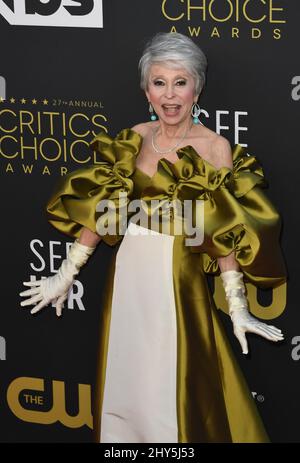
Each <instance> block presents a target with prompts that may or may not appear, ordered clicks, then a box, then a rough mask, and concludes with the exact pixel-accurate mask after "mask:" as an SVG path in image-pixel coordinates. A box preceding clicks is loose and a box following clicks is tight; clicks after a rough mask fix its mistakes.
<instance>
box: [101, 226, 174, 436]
mask: <svg viewBox="0 0 300 463" xmlns="http://www.w3.org/2000/svg"><path fill="white" fill-rule="evenodd" d="M173 242H174V236H171V235H167V234H162V233H158V232H156V231H151V230H148V229H145V228H143V227H140V226H139V225H135V224H134V223H132V222H130V223H129V226H128V228H127V231H126V234H125V236H124V238H123V241H122V243H121V245H120V248H119V250H118V253H117V256H116V268H115V275H114V291H113V298H112V308H111V310H112V312H111V324H110V333H109V345H108V359H107V369H106V379H105V387H104V399H103V407H102V418H101V421H102V423H101V437H100V442H101V443H118V442H120V443H142V442H148V443H164V442H166V443H169V442H170V443H175V442H178V427H177V410H176V365H177V324H176V308H175V296H174V288H173Z"/></svg>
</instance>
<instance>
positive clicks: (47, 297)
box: [20, 240, 95, 317]
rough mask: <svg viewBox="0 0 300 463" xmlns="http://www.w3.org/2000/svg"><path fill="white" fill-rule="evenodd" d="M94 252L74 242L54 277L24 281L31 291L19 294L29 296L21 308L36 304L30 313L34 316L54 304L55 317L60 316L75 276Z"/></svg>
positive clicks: (90, 248) (93, 248)
mask: <svg viewBox="0 0 300 463" xmlns="http://www.w3.org/2000/svg"><path fill="white" fill-rule="evenodd" d="M94 250H95V247H89V246H85V245H82V244H80V243H79V242H78V241H77V240H76V241H75V242H74V243H73V244H72V246H71V248H70V251H69V254H68V257H67V259H65V260H63V262H62V265H61V266H60V268H59V270H58V272H57V273H56V274H55V275H53V276H51V277H48V278H45V279H41V280H38V281H26V282H24V283H23V284H24V285H25V286H29V287H30V288H31V289H28V290H26V291H23V292H22V293H20V296H29V298H28V299H26V300H24V301H22V302H21V306H22V307H25V306H28V305H34V304H36V306H35V307H34V308H33V309H32V310H31V311H30V313H31V314H34V313H36V312H39V311H40V310H41V309H42V308H43V307H46V306H47V305H48V304H50V303H54V304H55V307H56V315H57V316H58V317H59V316H61V313H62V307H63V303H64V301H65V300H66V299H67V297H68V291H69V289H70V288H71V286H72V284H73V282H74V279H75V276H76V275H77V274H78V273H79V271H80V268H81V267H82V266H83V265H84V264H85V263H86V262H87V260H88V258H89V257H90V255H91V254H92V253H93V252H94Z"/></svg>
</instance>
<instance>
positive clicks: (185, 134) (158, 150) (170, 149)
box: [151, 125, 192, 154]
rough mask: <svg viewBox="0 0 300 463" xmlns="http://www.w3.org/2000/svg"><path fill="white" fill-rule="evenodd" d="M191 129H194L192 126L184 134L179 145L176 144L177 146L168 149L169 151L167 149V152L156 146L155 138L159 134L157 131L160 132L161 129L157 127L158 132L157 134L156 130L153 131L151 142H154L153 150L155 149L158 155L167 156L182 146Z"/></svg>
mask: <svg viewBox="0 0 300 463" xmlns="http://www.w3.org/2000/svg"><path fill="white" fill-rule="evenodd" d="M191 128H192V125H191V126H190V127H187V129H186V131H185V132H184V134H183V137H182V138H181V139H180V140H179V142H178V143H176V145H175V146H172V148H168V149H166V150H160V149H159V148H158V147H157V145H156V143H155V141H154V137H155V135H156V133H157V131H158V129H159V127H157V129H156V132H155V131H154V130H152V140H151V142H152V148H153V149H154V151H155V152H156V153H158V154H167V153H171V152H172V151H174V150H175V149H176V148H177V147H178V146H179V145H180V143H182V142H183V140H184V139H185V137H186V136H187V134H188V133H189V131H190V130H191Z"/></svg>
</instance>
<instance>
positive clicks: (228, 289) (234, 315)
mask: <svg viewBox="0 0 300 463" xmlns="http://www.w3.org/2000/svg"><path fill="white" fill-rule="evenodd" d="M220 276H221V278H222V282H223V287H224V290H225V294H226V300H227V302H228V307H229V315H230V318H231V321H232V323H233V331H234V334H235V336H236V337H237V339H238V340H239V343H240V345H241V347H242V351H243V354H248V343H247V339H246V335H245V333H246V332H249V333H256V334H258V335H260V336H263V337H264V338H266V339H269V340H270V341H275V342H276V341H282V340H283V339H284V338H283V334H282V332H281V330H280V329H278V328H276V327H275V326H272V325H267V324H266V323H263V322H261V321H259V320H258V319H257V318H255V317H253V316H252V315H251V314H250V313H249V308H248V301H247V298H246V296H245V284H244V280H243V273H242V272H238V271H236V270H227V271H226V272H222V273H221V275H220Z"/></svg>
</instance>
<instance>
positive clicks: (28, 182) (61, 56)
mask: <svg viewBox="0 0 300 463" xmlns="http://www.w3.org/2000/svg"><path fill="white" fill-rule="evenodd" d="M299 19H300V3H299V1H298V0H286V1H284V0H218V1H214V0H206V1H205V0H84V1H79V0H48V1H42V0H15V1H13V0H1V1H0V37H1V65H0V179H1V181H0V188H1V190H0V192H1V197H0V198H1V228H0V233H1V263H0V265H1V272H0V273H1V280H0V281H1V293H0V301H1V302H0V305H1V310H0V359H1V362H0V369H1V374H0V427H1V433H0V441H1V442H90V441H91V440H92V426H93V425H92V408H91V403H92V398H93V393H94V380H95V370H96V361H97V360H96V358H97V343H98V328H99V318H100V313H101V300H102V296H103V291H104V287H105V281H106V275H107V269H108V266H109V263H110V261H111V259H112V255H113V252H114V250H113V249H112V248H110V247H109V246H108V245H106V244H105V243H103V242H102V243H101V244H100V246H99V247H98V249H97V251H96V253H95V254H94V255H93V257H92V258H91V260H90V261H89V263H88V265H87V266H86V267H84V269H83V270H82V271H81V273H80V275H79V276H78V278H77V280H76V282H75V284H74V286H73V290H72V292H71V293H70V295H69V298H68V302H67V304H65V307H64V311H63V317H61V318H57V317H56V314H55V309H54V308H53V307H51V306H49V307H47V308H45V309H43V311H41V312H40V313H39V314H37V315H35V316H33V315H31V314H30V308H32V307H30V308H21V307H20V301H21V299H22V298H21V297H20V296H19V293H20V292H21V291H23V290H24V289H25V288H24V287H23V285H22V282H23V281H28V280H29V279H32V280H34V279H40V278H41V277H46V276H49V275H51V274H54V273H55V272H56V271H57V269H58V268H59V266H60V264H61V261H62V260H63V259H64V258H65V256H66V251H67V248H68V246H69V245H70V243H71V241H70V239H69V238H68V237H66V236H65V235H62V234H60V233H59V232H57V231H56V230H55V229H54V228H53V227H51V225H50V224H49V223H48V222H47V217H46V213H45V204H46V202H47V200H48V198H49V197H50V195H51V193H52V191H53V188H54V187H55V185H56V183H57V182H58V181H59V179H60V178H61V177H62V176H64V175H65V174H66V173H67V172H71V171H72V170H75V169H77V168H81V167H84V166H88V165H92V164H97V162H98V159H97V153H95V152H91V150H90V149H89V142H90V141H91V140H92V138H93V137H94V135H95V134H97V133H99V132H100V131H101V130H103V129H104V130H106V131H107V132H108V133H109V134H111V135H112V136H115V135H116V134H117V133H118V132H119V131H120V130H121V129H123V128H126V127H132V126H133V125H134V124H137V123H139V122H144V121H146V120H149V113H148V104H147V99H146V97H145V95H144V94H143V92H142V90H141V89H140V86H139V75H138V69H137V65H138V60H139V57H140V55H141V53H142V50H143V47H144V45H145V43H146V42H147V41H148V39H149V38H150V37H152V36H153V35H154V34H155V33H156V32H160V31H164V32H170V33H172V32H174V31H178V32H181V33H183V34H186V35H187V36H189V37H191V38H192V39H193V40H194V41H195V42H196V43H197V44H199V45H200V47H201V48H202V49H203V51H204V52H205V54H206V55H207V58H208V63H209V68H208V74H207V85H206V88H205V90H204V91H203V93H202V95H201V97H200V101H199V104H200V106H201V108H202V114H201V120H202V122H203V123H204V124H205V125H206V126H207V127H209V128H211V129H212V130H214V131H216V132H218V133H220V134H222V135H223V136H225V137H226V138H228V140H229V141H230V142H231V145H232V146H233V145H234V144H235V143H239V144H241V145H243V146H245V147H247V148H248V152H249V153H251V154H254V155H256V156H257V157H258V159H259V160H260V162H261V163H262V165H263V168H264V171H265V175H266V178H267V180H268V182H269V189H268V190H267V194H268V195H269V197H270V198H271V199H272V201H273V202H274V204H275V205H276V207H277V209H278V210H279V212H280V214H281V216H282V221H283V228H282V237H281V243H282V248H283V252H284V256H285V259H286V263H287V268H288V275H289V277H288V282H287V284H284V285H282V286H280V287H279V288H276V289H274V290H271V289H270V290H264V291H262V290H259V289H257V288H255V287H251V286H250V285H248V291H249V301H250V306H251V310H252V312H253V313H254V314H256V315H258V316H260V317H261V318H262V319H264V320H269V321H271V324H274V325H276V326H278V327H280V328H281V329H282V330H283V332H284V334H285V341H284V342H283V343H278V344H277V343H271V342H268V341H267V340H265V339H263V338H260V337H258V336H255V335H248V340H249V344H250V355H249V356H248V357H247V358H246V357H245V356H243V355H242V353H241V351H240V347H239V345H238V342H237V340H236V338H235V337H234V335H233V333H232V329H231V322H230V320H229V318H228V316H227V315H226V314H225V313H224V310H225V303H226V302H225V301H224V296H223V294H222V291H221V287H220V286H219V284H216V282H215V281H213V279H211V278H209V279H210V284H211V286H212V289H213V290H214V298H215V300H216V303H217V305H218V307H219V308H220V311H219V313H220V317H221V319H222V321H223V323H224V326H225V329H226V331H227V333H228V336H229V340H230V342H231V344H232V347H233V349H234V351H235V353H236V356H237V358H238V361H239V363H240V366H241V368H242V370H243V372H244V374H245V376H246V378H247V381H248V384H249V386H250V388H251V391H252V393H253V400H254V401H255V402H256V405H257V407H258V409H259V412H260V414H261V416H262V418H263V420H264V422H265V425H266V428H267V431H268V433H269V435H270V438H271V440H272V441H273V442H299V441H300V431H299V426H298V422H299V415H300V400H299V390H300V379H299V378H300V374H299V372H300V313H299V298H300V293H299V253H298V249H299V214H298V209H299V204H298V187H299V171H300V151H299V120H300V118H299V115H300V112H299V110H300V60H299V53H298V49H297V47H298V46H299V43H300V41H299V40H300V29H299ZM216 280H217V279H216Z"/></svg>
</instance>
